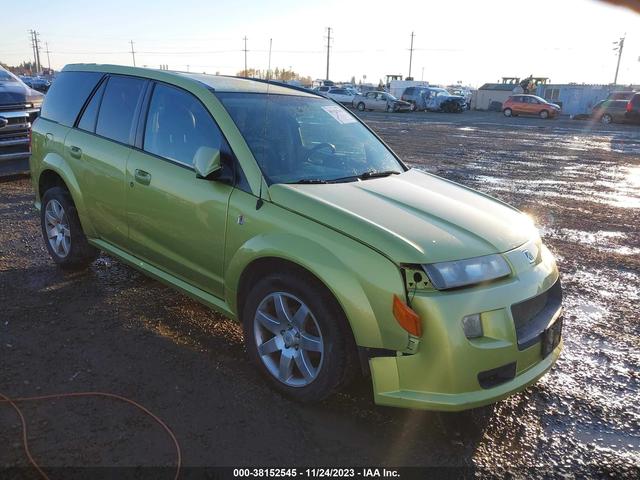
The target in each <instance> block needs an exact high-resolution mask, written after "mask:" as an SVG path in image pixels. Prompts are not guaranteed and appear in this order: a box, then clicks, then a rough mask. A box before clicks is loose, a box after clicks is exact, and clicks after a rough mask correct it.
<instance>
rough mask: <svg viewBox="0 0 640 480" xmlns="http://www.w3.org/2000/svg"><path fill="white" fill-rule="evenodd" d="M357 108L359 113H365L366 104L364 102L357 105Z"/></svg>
mask: <svg viewBox="0 0 640 480" xmlns="http://www.w3.org/2000/svg"><path fill="white" fill-rule="evenodd" d="M356 108H357V109H358V110H359V111H361V112H364V103H363V102H360V103H358V105H356Z"/></svg>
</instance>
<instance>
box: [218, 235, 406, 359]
mask: <svg viewBox="0 0 640 480" xmlns="http://www.w3.org/2000/svg"><path fill="white" fill-rule="evenodd" d="M257 252H258V254H256V253H257ZM268 258H275V259H281V260H284V261H288V262H291V263H294V264H296V265H298V266H300V267H302V268H304V269H305V270H307V271H308V272H309V273H311V274H312V275H314V276H315V277H316V278H318V280H320V281H321V282H322V283H323V284H324V285H325V286H326V287H327V288H328V289H329V291H330V292H331V293H332V294H333V295H334V297H335V298H336V300H337V301H338V304H339V305H340V307H341V308H342V310H343V311H344V313H345V315H346V317H347V321H348V322H349V324H350V326H351V331H352V332H353V335H354V338H355V341H356V344H357V345H359V346H366V347H372V348H383V346H384V345H383V334H382V332H381V330H380V325H379V323H378V320H377V319H376V315H375V314H374V311H373V308H372V306H371V304H370V301H369V299H368V297H367V295H366V293H365V291H364V289H363V288H362V286H361V284H360V279H359V278H358V275H357V274H356V273H355V272H353V271H352V270H351V269H350V268H349V266H348V265H345V263H344V262H342V261H341V260H340V259H339V258H338V257H337V256H336V255H334V254H333V253H332V252H331V251H330V250H328V249H327V248H325V247H324V246H322V245H320V244H318V243H315V242H314V243H311V242H310V241H309V239H308V238H303V237H301V236H298V235H291V234H285V233H273V234H264V235H258V236H256V237H253V238H251V239H249V240H248V241H247V242H246V243H244V244H243V245H242V246H241V247H240V248H238V250H237V251H236V252H235V253H234V254H233V256H232V257H231V259H230V260H229V262H228V264H227V268H226V270H225V284H226V285H227V286H228V288H227V289H225V297H226V301H227V304H228V305H229V306H230V307H231V310H232V311H233V312H236V313H237V312H238V304H237V300H238V289H239V285H240V279H241V277H242V274H243V272H245V270H246V269H247V268H248V267H249V266H250V265H251V264H252V263H253V262H255V261H257V260H261V259H268ZM301 259H303V260H304V261H301ZM329 279H331V281H328V280H329ZM402 342H404V339H402V340H400V341H399V342H398V349H401V348H403V345H402ZM386 343H387V344H388V342H386ZM405 345H406V344H405ZM386 348H389V347H388V346H387V347H386Z"/></svg>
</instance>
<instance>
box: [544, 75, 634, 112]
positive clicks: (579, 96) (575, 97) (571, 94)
mask: <svg viewBox="0 0 640 480" xmlns="http://www.w3.org/2000/svg"><path fill="white" fill-rule="evenodd" d="M633 90H638V86H637V85H636V86H634V85H629V86H624V85H589V84H577V83H563V84H553V83H550V84H546V85H538V87H537V88H536V91H535V94H536V95H538V96H539V97H542V98H544V99H545V100H548V101H550V102H553V103H557V104H558V105H560V107H562V113H563V114H564V115H571V116H576V115H588V114H590V113H591V109H592V108H593V106H594V105H595V104H596V103H598V102H599V101H600V100H604V99H606V98H607V97H608V96H609V94H610V93H612V92H617V91H633Z"/></svg>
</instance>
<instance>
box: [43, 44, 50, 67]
mask: <svg viewBox="0 0 640 480" xmlns="http://www.w3.org/2000/svg"><path fill="white" fill-rule="evenodd" d="M44 45H45V47H47V50H46V52H47V69H48V70H49V72H51V58H50V57H49V54H50V53H51V52H50V51H49V42H45V44H44Z"/></svg>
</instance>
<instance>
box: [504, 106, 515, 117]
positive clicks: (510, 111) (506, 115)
mask: <svg viewBox="0 0 640 480" xmlns="http://www.w3.org/2000/svg"><path fill="white" fill-rule="evenodd" d="M502 113H504V116H505V117H510V116H511V115H513V111H512V110H511V109H510V108H505V109H504V110H503V111H502Z"/></svg>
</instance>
